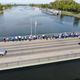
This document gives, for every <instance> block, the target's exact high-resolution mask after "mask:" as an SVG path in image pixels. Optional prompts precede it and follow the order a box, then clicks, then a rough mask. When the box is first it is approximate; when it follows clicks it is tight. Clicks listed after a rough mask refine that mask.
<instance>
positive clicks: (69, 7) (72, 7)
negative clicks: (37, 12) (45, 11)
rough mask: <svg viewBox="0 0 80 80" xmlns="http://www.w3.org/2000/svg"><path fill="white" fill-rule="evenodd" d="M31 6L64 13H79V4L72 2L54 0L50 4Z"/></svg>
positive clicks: (71, 0)
mask: <svg viewBox="0 0 80 80" xmlns="http://www.w3.org/2000/svg"><path fill="white" fill-rule="evenodd" d="M32 6H38V7H41V8H50V9H57V10H64V11H72V12H80V4H78V3H76V2H75V1H74V0H56V1H55V2H51V3H50V4H32Z"/></svg>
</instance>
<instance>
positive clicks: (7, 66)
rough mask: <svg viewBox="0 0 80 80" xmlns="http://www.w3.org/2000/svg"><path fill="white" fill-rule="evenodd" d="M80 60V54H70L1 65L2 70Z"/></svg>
mask: <svg viewBox="0 0 80 80" xmlns="http://www.w3.org/2000/svg"><path fill="white" fill-rule="evenodd" d="M79 58H80V53H68V54H66V55H65V53H64V55H59V56H52V57H45V58H37V59H30V60H22V61H15V62H7V63H0V70H5V69H12V68H19V67H27V66H32V65H40V64H46V63H53V62H60V61H67V60H73V59H79Z"/></svg>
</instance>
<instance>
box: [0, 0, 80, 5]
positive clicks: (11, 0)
mask: <svg viewBox="0 0 80 80" xmlns="http://www.w3.org/2000/svg"><path fill="white" fill-rule="evenodd" d="M51 1H54V0H0V3H23V4H24V3H28V4H29V3H49V2H51ZM75 1H76V2H78V3H80V0H75Z"/></svg>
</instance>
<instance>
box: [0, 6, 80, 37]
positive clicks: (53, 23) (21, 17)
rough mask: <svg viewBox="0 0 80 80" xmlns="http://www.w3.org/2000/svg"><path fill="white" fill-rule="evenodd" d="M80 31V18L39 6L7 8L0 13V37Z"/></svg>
mask: <svg viewBox="0 0 80 80" xmlns="http://www.w3.org/2000/svg"><path fill="white" fill-rule="evenodd" d="M35 21H37V27H36V31H37V32H36V33H37V34H48V33H60V32H80V20H79V19H77V18H74V17H69V16H54V15H49V14H46V13H43V12H42V11H41V10H40V9H39V8H32V7H29V6H18V7H13V8H11V9H7V10H5V11H4V13H3V14H1V15H0V37H2V36H5V37H6V36H19V35H23V36H24V35H30V34H31V25H32V28H33V30H32V33H33V34H35Z"/></svg>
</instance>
